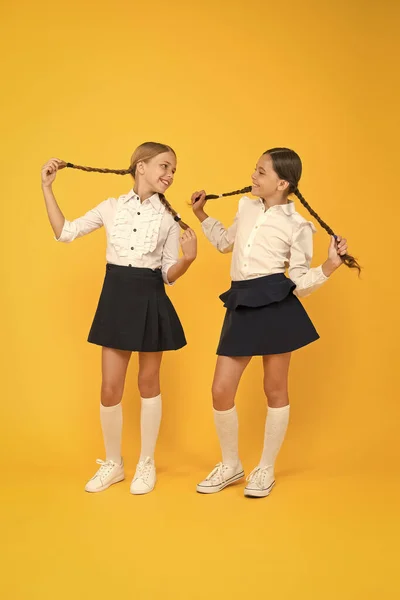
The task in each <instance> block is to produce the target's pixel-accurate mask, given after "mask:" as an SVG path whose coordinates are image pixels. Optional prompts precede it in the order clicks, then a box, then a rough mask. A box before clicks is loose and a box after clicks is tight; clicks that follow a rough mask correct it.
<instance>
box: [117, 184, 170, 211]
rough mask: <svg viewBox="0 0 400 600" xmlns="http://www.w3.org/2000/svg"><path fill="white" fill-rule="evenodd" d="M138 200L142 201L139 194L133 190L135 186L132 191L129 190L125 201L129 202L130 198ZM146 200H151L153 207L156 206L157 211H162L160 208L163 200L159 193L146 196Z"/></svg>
mask: <svg viewBox="0 0 400 600" xmlns="http://www.w3.org/2000/svg"><path fill="white" fill-rule="evenodd" d="M132 199H134V200H138V201H139V202H140V198H139V196H138V195H137V194H136V193H135V192H134V191H133V188H132V189H131V190H130V192H128V193H127V194H126V196H125V199H124V202H128V201H129V200H132ZM146 200H149V201H150V203H151V205H152V207H153V208H154V210H156V211H157V212H159V211H160V208H161V206H162V204H161V200H160V197H159V195H158V194H153V195H152V196H150V198H146Z"/></svg>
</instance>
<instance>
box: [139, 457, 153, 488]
mask: <svg viewBox="0 0 400 600" xmlns="http://www.w3.org/2000/svg"><path fill="white" fill-rule="evenodd" d="M152 466H153V462H152V460H151V458H149V457H147V458H146V459H145V460H141V461H140V462H139V464H138V466H137V470H136V476H135V481H136V480H137V479H142V480H143V481H144V482H147V479H148V477H149V475H150V473H151V470H152Z"/></svg>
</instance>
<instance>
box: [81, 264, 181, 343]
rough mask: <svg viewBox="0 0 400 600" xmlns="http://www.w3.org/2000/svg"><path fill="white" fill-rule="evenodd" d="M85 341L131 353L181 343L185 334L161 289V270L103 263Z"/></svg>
mask: <svg viewBox="0 0 400 600" xmlns="http://www.w3.org/2000/svg"><path fill="white" fill-rule="evenodd" d="M88 341H89V342H90V343H92V344H97V345H99V346H106V347H108V348H116V349H118V350H131V351H133V352H162V351H164V350H178V349H179V348H182V347H183V346H185V345H186V339H185V334H184V332H183V329H182V325H181V322H180V320H179V317H178V315H177V314H176V311H175V309H174V307H173V305H172V302H171V300H170V299H169V298H168V296H167V294H166V292H165V286H164V282H163V279H162V275H161V271H160V270H159V269H157V270H152V269H142V268H136V267H124V266H119V265H112V264H107V266H106V275H105V279H104V284H103V289H102V291H101V295H100V300H99V304H98V306H97V310H96V314H95V317H94V320H93V324H92V327H91V329H90V333H89V337H88Z"/></svg>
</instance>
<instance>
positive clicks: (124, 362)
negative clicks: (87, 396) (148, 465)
mask: <svg viewBox="0 0 400 600" xmlns="http://www.w3.org/2000/svg"><path fill="white" fill-rule="evenodd" d="M130 357H131V352H125V351H123V350H114V349H113V348H103V352H102V372H103V380H102V385H101V405H100V420H101V426H102V430H103V437H104V445H105V448H106V460H112V461H114V462H116V463H117V464H121V438H122V404H121V400H122V394H123V392H124V386H125V378H126V371H127V368H128V364H129V360H130Z"/></svg>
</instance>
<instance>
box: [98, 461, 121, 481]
mask: <svg viewBox="0 0 400 600" xmlns="http://www.w3.org/2000/svg"><path fill="white" fill-rule="evenodd" d="M96 463H97V464H98V465H100V469H99V470H98V471H97V473H96V475H95V477H96V476H98V477H106V476H107V475H109V474H110V472H111V471H112V469H113V468H114V467H115V465H116V463H115V462H114V461H113V460H101V458H98V459H97V460H96Z"/></svg>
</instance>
